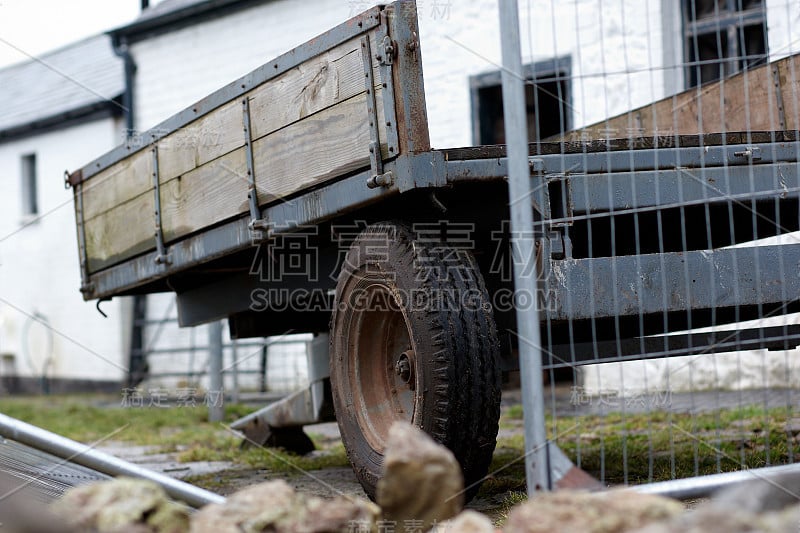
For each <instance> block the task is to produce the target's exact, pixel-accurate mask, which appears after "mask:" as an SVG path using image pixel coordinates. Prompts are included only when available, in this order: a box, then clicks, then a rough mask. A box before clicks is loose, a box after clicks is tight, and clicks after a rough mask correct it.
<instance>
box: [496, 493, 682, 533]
mask: <svg viewBox="0 0 800 533" xmlns="http://www.w3.org/2000/svg"><path fill="white" fill-rule="evenodd" d="M682 511H683V505H681V504H680V503H679V502H677V501H675V500H672V499H669V498H662V497H660V496H651V495H647V494H637V493H635V492H622V491H616V492H613V491H612V492H603V493H589V492H576V491H559V492H550V493H544V494H539V495H537V496H536V497H534V498H532V499H530V500H528V501H527V502H525V503H523V504H520V505H518V506H517V507H515V508H514V509H513V510H512V511H511V513H510V514H509V516H508V521H507V522H506V526H505V528H504V529H503V531H504V532H505V533H547V532H551V531H582V532H585V533H618V532H622V531H631V530H635V529H638V528H641V527H643V526H645V525H647V524H650V523H653V522H658V521H662V520H665V519H668V518H670V517H673V516H676V515H678V514H680V513H681V512H682Z"/></svg>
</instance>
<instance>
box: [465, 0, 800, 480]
mask: <svg viewBox="0 0 800 533" xmlns="http://www.w3.org/2000/svg"><path fill="white" fill-rule="evenodd" d="M519 6H520V13H521V16H522V26H523V28H522V30H523V39H522V41H523V43H522V50H523V55H524V56H526V57H527V58H529V59H530V60H531V61H530V63H529V64H528V65H526V66H525V68H524V72H523V73H522V75H523V76H524V77H525V80H526V100H527V109H526V113H527V119H528V132H529V138H530V140H531V147H530V155H531V158H530V164H531V169H532V175H533V177H534V179H533V180H532V190H531V202H532V204H533V206H534V217H535V222H534V233H533V238H534V239H535V240H536V246H537V248H536V259H535V261H536V264H537V265H538V272H539V286H540V289H541V294H540V295H539V303H540V305H541V306H542V307H541V309H542V311H541V314H542V320H543V322H542V329H541V331H542V346H541V352H542V357H543V361H544V371H545V374H546V376H545V378H546V382H547V385H546V389H545V397H546V416H547V426H548V436H549V438H550V439H552V440H553V441H554V442H555V443H556V444H558V446H559V447H560V448H562V449H563V450H564V451H565V452H566V453H567V455H568V456H570V457H571V458H572V459H573V460H574V462H575V463H576V464H577V466H579V467H581V468H583V469H584V470H587V471H588V472H590V473H591V474H593V475H594V476H596V477H597V478H598V479H600V481H602V482H604V483H607V484H612V485H613V484H638V483H647V482H653V481H661V480H669V479H678V478H685V477H692V476H699V475H704V474H712V473H720V472H727V471H733V470H740V469H745V468H754V467H762V466H771V465H778V464H786V463H793V462H795V461H797V457H798V453H800V440H798V435H799V434H800V414H799V413H798V411H800V404H798V399H799V398H800V395H799V394H798V393H799V392H800V391H798V387H800V373H798V371H800V368H798V366H799V365H800V363H798V352H797V349H796V348H797V346H798V345H800V328H798V320H797V319H798V316H800V315H798V313H797V312H798V311H799V310H800V307H798V303H799V302H798V294H799V293H798V289H800V282H799V281H798V275H799V274H798V267H800V252H798V250H800V248H798V246H797V244H798V237H799V236H800V233H798V229H800V218H799V217H800V209H798V207H799V206H800V203H798V198H799V196H798V192H800V167H798V157H800V144H798V142H797V141H798V127H800V114H799V113H798V102H800V100H798V90H799V89H800V56H798V55H797V53H798V52H800V30H798V29H797V28H800V26H798V25H796V24H795V23H796V22H797V21H800V5H798V4H796V3H793V2H780V1H768V0H752V1H749V0H681V1H680V2H661V1H647V2H629V1H623V0H620V1H618V2H584V1H576V2H540V1H535V0H531V1H527V2H526V1H520V3H519ZM496 83H497V79H496V76H495V77H493V74H491V73H488V74H480V75H476V76H473V77H472V78H471V90H472V94H473V102H474V105H475V109H477V111H474V115H473V141H474V142H475V143H476V144H491V143H495V142H504V138H503V137H502V135H503V128H502V125H503V124H502V120H503V119H502V112H501V113H497V112H496V109H495V107H496V104H497V102H496V98H497V94H496V93H493V92H492V88H493V87H494V86H495V85H496ZM493 106H494V107H493ZM501 107H502V106H501ZM517 342H519V343H524V342H527V340H526V339H522V338H520V339H518V340H517Z"/></svg>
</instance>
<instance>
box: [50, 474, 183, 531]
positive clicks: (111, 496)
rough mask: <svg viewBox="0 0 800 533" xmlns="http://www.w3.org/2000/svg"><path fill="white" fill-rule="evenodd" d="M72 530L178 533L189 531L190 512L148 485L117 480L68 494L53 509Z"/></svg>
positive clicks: (128, 479)
mask: <svg viewBox="0 0 800 533" xmlns="http://www.w3.org/2000/svg"><path fill="white" fill-rule="evenodd" d="M52 509H53V511H54V512H55V513H56V514H58V515H59V516H61V517H63V518H64V520H65V521H66V522H67V523H68V524H69V525H70V526H73V527H76V528H80V529H93V530H96V531H99V532H101V533H104V532H116V531H142V532H153V533H179V532H182V531H186V530H187V529H188V528H189V514H188V511H189V509H188V508H187V507H185V506H183V505H180V504H177V503H175V502H172V501H170V500H169V498H168V497H167V494H166V492H164V489H162V488H161V487H159V486H158V485H157V484H155V483H153V482H151V481H144V480H140V479H130V478H124V477H123V478H118V479H113V480H111V481H102V482H99V483H93V484H91V485H83V486H80V487H76V488H73V489H70V490H68V491H67V492H66V493H65V494H64V496H63V497H62V498H61V499H60V500H58V501H56V502H55V503H54V504H53V506H52Z"/></svg>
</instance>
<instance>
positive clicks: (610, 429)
mask: <svg viewBox="0 0 800 533" xmlns="http://www.w3.org/2000/svg"><path fill="white" fill-rule="evenodd" d="M793 414H795V415H796V414H797V413H796V412H794V413H793V412H790V411H789V410H788V409H786V408H774V409H769V410H765V409H763V408H761V407H755V406H752V407H742V408H738V409H729V410H724V411H719V412H712V413H707V414H697V415H689V414H671V413H666V412H652V413H649V414H636V415H630V414H629V415H625V414H622V413H610V414H608V415H605V416H602V417H600V416H582V417H573V416H568V417H561V418H558V419H557V420H556V421H555V422H554V421H553V419H552V417H551V416H549V415H548V416H547V425H548V434H549V437H550V438H551V439H553V440H555V441H556V442H557V444H558V445H559V446H560V447H561V449H562V450H563V451H564V452H565V453H566V454H567V455H568V456H569V457H570V458H572V459H573V461H576V462H577V461H578V458H579V457H580V466H581V468H583V469H584V470H586V471H587V472H589V473H590V474H592V475H594V476H595V477H597V478H600V477H603V479H604V480H605V482H606V483H609V484H621V483H625V482H627V483H629V484H636V483H647V482H650V481H663V480H668V479H673V478H683V477H691V476H695V475H704V474H712V473H716V472H718V471H722V472H726V471H733V470H739V469H741V468H742V465H745V466H746V467H748V468H756V467H760V466H766V465H768V464H770V465H775V464H784V463H788V462H790V454H793V457H794V459H795V460H800V446H799V445H798V443H797V442H795V441H794V439H792V436H791V435H789V434H787V432H786V423H787V421H788V420H789V418H791V417H792V415H793ZM520 415H521V409H518V408H517V406H511V408H507V409H506V410H505V411H504V414H503V418H502V419H501V425H504V426H506V427H508V426H517V427H519V423H518V422H516V423H515V422H514V421H515V420H518V419H519V417H520ZM790 448H791V449H790ZM523 453H524V439H523V437H522V435H515V436H513V437H509V438H501V439H498V442H497V449H496V451H495V455H494V460H493V463H492V467H491V468H492V470H491V471H493V472H494V471H497V473H496V474H494V475H493V476H491V477H490V478H489V480H488V483H487V486H486V488H485V489H482V490H481V492H482V493H484V491H486V492H488V493H491V492H493V491H494V488H498V489H499V488H508V489H509V490H512V491H513V490H519V489H515V487H520V489H523V488H524V477H525V470H524V465H523V463H524V461H523V460H520V458H521V457H522V454H523Z"/></svg>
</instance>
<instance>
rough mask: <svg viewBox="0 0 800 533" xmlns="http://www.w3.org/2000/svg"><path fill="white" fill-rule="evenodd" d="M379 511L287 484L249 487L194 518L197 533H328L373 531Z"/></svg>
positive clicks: (365, 504)
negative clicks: (299, 489)
mask: <svg viewBox="0 0 800 533" xmlns="http://www.w3.org/2000/svg"><path fill="white" fill-rule="evenodd" d="M378 516H379V511H378V508H377V507H376V506H375V505H373V504H371V503H369V502H366V501H362V500H358V499H356V498H346V497H338V498H335V499H333V500H323V499H321V498H316V497H313V496H305V495H302V494H298V493H296V492H295V491H294V489H292V488H291V487H290V486H289V485H287V484H286V482H284V481H280V480H279V481H269V482H266V483H261V484H259V485H255V486H253V487H248V488H246V489H243V490H241V491H239V492H236V493H235V494H232V495H231V496H229V497H228V498H227V500H226V501H225V503H223V504H211V505H207V506H205V507H203V508H202V509H201V510H200V511H199V512H198V513H197V514H195V515H194V516H193V517H192V522H191V531H192V532H193V533H250V532H252V533H255V532H261V531H271V532H273V533H299V532H303V533H327V532H331V533H334V532H340V531H365V532H366V531H373V530H374V528H375V523H376V521H377V518H378Z"/></svg>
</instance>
